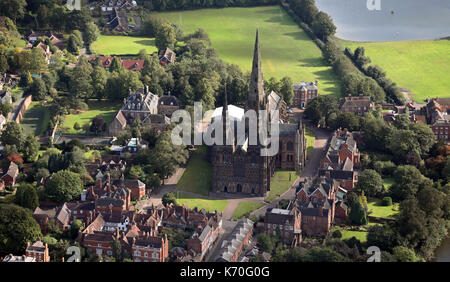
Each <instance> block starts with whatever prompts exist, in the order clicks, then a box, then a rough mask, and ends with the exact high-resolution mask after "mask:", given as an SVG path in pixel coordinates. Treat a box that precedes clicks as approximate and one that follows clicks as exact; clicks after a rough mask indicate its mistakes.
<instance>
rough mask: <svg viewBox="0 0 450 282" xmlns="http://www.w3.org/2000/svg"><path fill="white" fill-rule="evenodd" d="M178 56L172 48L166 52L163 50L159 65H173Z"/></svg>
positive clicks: (160, 54)
mask: <svg viewBox="0 0 450 282" xmlns="http://www.w3.org/2000/svg"><path fill="white" fill-rule="evenodd" d="M175 58H176V54H175V52H174V51H172V50H171V49H170V48H166V49H165V50H161V52H160V53H159V63H160V64H161V65H162V66H164V67H165V66H167V65H168V64H172V63H174V62H175Z"/></svg>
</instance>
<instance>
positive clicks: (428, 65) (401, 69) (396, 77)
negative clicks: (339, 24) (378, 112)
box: [340, 40, 450, 102]
mask: <svg viewBox="0 0 450 282" xmlns="http://www.w3.org/2000/svg"><path fill="white" fill-rule="evenodd" d="M340 42H341V44H342V45H343V47H350V48H351V49H352V50H355V48H357V47H358V46H363V47H364V48H365V49H366V55H367V56H369V57H370V59H371V60H372V64H376V65H379V66H380V67H382V68H383V70H385V71H386V73H387V77H389V78H390V79H392V80H393V81H394V82H396V83H397V85H398V86H399V87H404V88H407V89H408V90H409V91H410V92H412V94H413V95H414V96H413V97H411V98H412V99H414V100H415V101H417V102H423V101H424V100H425V99H426V98H427V97H441V98H446V97H450V91H449V89H450V79H449V73H450V52H449V50H450V40H422V41H396V42H371V43H360V42H346V41H345V42H344V41H340Z"/></svg>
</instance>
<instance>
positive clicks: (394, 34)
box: [316, 0, 450, 41]
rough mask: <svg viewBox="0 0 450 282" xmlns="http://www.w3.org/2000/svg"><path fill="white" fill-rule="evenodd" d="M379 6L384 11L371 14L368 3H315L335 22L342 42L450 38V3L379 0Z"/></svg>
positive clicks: (444, 0) (342, 0) (323, 0)
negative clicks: (343, 40)
mask: <svg viewBox="0 0 450 282" xmlns="http://www.w3.org/2000/svg"><path fill="white" fill-rule="evenodd" d="M371 1H372V0H371ZM375 1H376V0H375ZM380 3H381V10H373V11H371V10H369V9H368V8H367V0H316V4H317V7H318V8H319V10H321V11H324V12H326V13H328V14H329V15H330V16H331V17H332V18H333V21H334V23H335V25H336V26H337V33H336V35H337V36H338V37H339V38H342V39H346V40H353V41H397V40H423V39H439V38H443V37H448V36H450V1H448V0H380Z"/></svg>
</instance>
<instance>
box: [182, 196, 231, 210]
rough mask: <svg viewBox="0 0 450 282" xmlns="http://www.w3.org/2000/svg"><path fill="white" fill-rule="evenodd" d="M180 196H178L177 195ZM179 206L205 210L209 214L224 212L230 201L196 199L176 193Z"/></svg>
mask: <svg viewBox="0 0 450 282" xmlns="http://www.w3.org/2000/svg"><path fill="white" fill-rule="evenodd" d="M177 194H178V195H177ZM175 196H176V199H177V204H178V205H183V204H185V205H186V206H187V207H188V208H191V209H193V208H195V207H197V208H198V209H199V210H201V209H205V210H206V211H207V212H214V211H215V210H217V211H218V212H223V210H224V209H225V207H226V206H227V205H228V200H210V199H202V198H198V197H194V196H191V195H187V194H183V193H176V194H175Z"/></svg>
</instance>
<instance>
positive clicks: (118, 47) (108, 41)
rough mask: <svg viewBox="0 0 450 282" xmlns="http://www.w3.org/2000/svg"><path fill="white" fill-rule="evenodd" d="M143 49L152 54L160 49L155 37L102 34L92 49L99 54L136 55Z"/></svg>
mask: <svg viewBox="0 0 450 282" xmlns="http://www.w3.org/2000/svg"><path fill="white" fill-rule="evenodd" d="M142 49H145V50H147V53H149V54H151V53H153V52H156V51H158V50H157V48H156V47H155V39H154V38H148V37H132V36H113V35H100V36H99V38H98V40H97V41H96V42H94V43H93V44H92V50H93V52H94V53H95V54H98V55H105V56H109V55H136V54H138V53H139V51H141V50H142Z"/></svg>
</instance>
